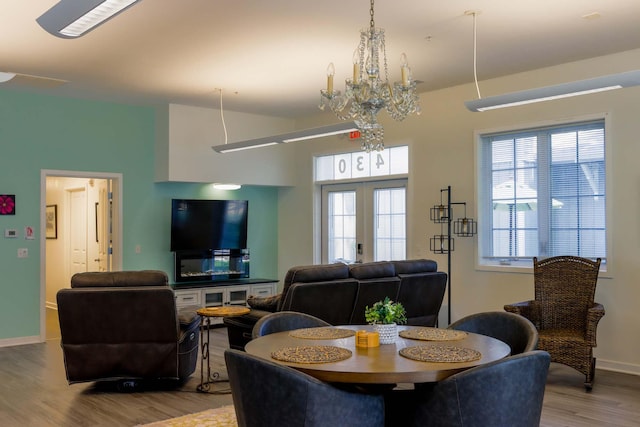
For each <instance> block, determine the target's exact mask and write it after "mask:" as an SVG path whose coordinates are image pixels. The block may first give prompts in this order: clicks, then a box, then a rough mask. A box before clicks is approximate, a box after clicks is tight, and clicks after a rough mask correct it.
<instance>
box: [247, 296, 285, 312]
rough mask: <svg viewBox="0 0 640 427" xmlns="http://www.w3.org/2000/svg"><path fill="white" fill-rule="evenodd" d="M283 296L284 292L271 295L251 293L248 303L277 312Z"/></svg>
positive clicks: (260, 308)
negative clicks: (262, 295) (260, 295)
mask: <svg viewBox="0 0 640 427" xmlns="http://www.w3.org/2000/svg"><path fill="white" fill-rule="evenodd" d="M281 298H282V294H278V295H272V296H269V297H257V296H255V295H249V297H248V298H247V304H248V305H249V307H251V308H253V309H256V310H262V311H268V312H270V313H275V312H276V311H277V309H278V304H279V303H280V299H281Z"/></svg>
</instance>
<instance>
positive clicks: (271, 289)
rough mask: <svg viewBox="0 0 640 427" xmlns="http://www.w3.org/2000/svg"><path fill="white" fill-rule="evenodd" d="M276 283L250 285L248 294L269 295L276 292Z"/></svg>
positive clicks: (256, 295)
mask: <svg viewBox="0 0 640 427" xmlns="http://www.w3.org/2000/svg"><path fill="white" fill-rule="evenodd" d="M277 286H278V284H277V283H261V284H259V285H251V291H250V292H249V295H253V296H255V297H270V296H272V295H275V294H276V291H277Z"/></svg>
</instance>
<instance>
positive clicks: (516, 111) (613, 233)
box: [279, 50, 640, 374]
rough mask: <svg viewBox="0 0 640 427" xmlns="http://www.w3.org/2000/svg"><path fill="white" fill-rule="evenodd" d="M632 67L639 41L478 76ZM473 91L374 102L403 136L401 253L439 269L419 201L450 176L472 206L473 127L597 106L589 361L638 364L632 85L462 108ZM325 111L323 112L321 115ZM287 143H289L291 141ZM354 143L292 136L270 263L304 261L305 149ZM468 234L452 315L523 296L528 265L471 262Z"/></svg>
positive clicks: (518, 80)
mask: <svg viewBox="0 0 640 427" xmlns="http://www.w3.org/2000/svg"><path fill="white" fill-rule="evenodd" d="M634 69H640V51H637V50H636V51H631V52H624V53H620V54H616V55H610V56H607V57H602V58H595V59H591V60H587V61H580V62H574V63H570V64H565V65H562V66H557V67H550V68H545V69H541V70H538V71H535V72H529V73H522V74H517V75H512V76H507V77H503V78H500V79H494V80H491V81H486V82H482V81H481V82H480V88H481V91H482V93H483V95H484V96H490V95H497V94H500V93H505V92H510V91H515V90H523V89H529V88H532V87H536V86H545V85H552V84H558V83H563V82H567V81H573V80H579V79H584V78H590V77H596V76H601V75H606V74H612V73H616V72H622V71H629V70H634ZM475 97H476V92H475V86H474V85H472V84H467V85H463V86H457V87H452V88H448V89H444V90H439V91H434V92H428V93H424V94H422V96H421V102H422V111H423V112H422V115H421V116H419V117H410V118H408V119H406V120H405V121H403V122H393V121H391V120H390V119H388V116H387V115H386V113H384V112H382V113H381V114H380V116H381V117H382V122H383V124H384V125H385V140H386V144H387V145H401V144H408V145H409V146H410V156H411V160H410V161H411V164H410V178H409V220H408V228H409V236H410V241H409V251H408V256H409V257H412V258H415V257H427V258H432V259H435V260H436V261H438V263H439V265H440V267H441V269H446V256H437V255H434V254H432V253H430V252H429V240H428V239H429V236H431V235H434V234H438V233H439V226H438V225H436V224H433V223H431V222H430V221H429V208H430V207H432V206H433V205H435V204H437V203H438V202H439V200H440V199H439V197H440V189H442V188H446V186H448V185H451V186H452V194H453V199H454V201H466V202H467V203H468V213H469V215H470V216H476V217H477V214H476V213H475V211H476V210H475V169H474V167H475V164H474V140H473V135H474V131H478V130H486V129H496V128H505V127H507V128H508V127H512V128H518V127H520V126H528V125H535V124H539V123H547V122H549V121H554V120H559V121H564V120H571V119H572V118H575V117H581V116H586V115H593V114H599V113H607V114H608V115H609V119H610V120H609V122H608V123H609V124H610V126H611V127H610V129H609V134H608V136H609V138H610V139H609V140H607V144H609V145H610V147H611V151H610V154H611V155H612V159H609V161H610V162H609V164H610V165H613V167H611V168H610V169H609V170H608V179H609V182H608V188H609V190H610V192H609V194H608V198H609V201H608V203H609V205H610V206H612V207H613V209H611V210H610V212H609V213H610V218H608V224H609V238H610V239H611V241H612V246H611V250H610V253H609V254H608V255H609V258H608V264H609V265H608V267H609V270H610V271H609V272H608V273H607V274H606V277H604V276H602V277H601V279H600V281H599V284H598V289H597V292H596V300H597V301H598V302H600V303H602V304H604V306H605V310H606V315H605V317H604V318H603V319H602V320H601V322H600V324H599V328H598V343H599V346H598V347H597V348H596V349H595V353H596V357H598V367H600V368H608V369H615V370H623V371H628V372H634V373H637V374H640V340H639V339H638V333H637V330H636V329H637V326H638V325H640V310H638V307H637V302H638V301H640V286H637V278H638V277H640V262H638V258H637V256H638V253H639V252H640V251H639V246H640V243H639V242H640V221H638V215H639V213H640V190H638V188H639V185H640V167H639V161H638V159H640V143H639V142H638V140H639V139H640V120H638V118H637V114H638V111H640V87H634V88H626V89H622V90H618V91H613V92H607V93H601V94H594V95H587V96H583V97H577V98H572V99H564V100H557V101H551V102H545V103H539V104H532V105H529V106H521V107H514V108H510V109H503V110H496V111H491V112H484V113H471V112H469V111H468V110H466V108H465V107H464V104H463V102H464V101H467V100H470V99H474V98H475ZM329 114H330V113H323V114H321V115H318V116H317V117H312V118H309V119H307V120H301V121H299V122H297V127H298V128H304V127H312V126H317V125H318V124H319V123H320V122H326V121H327V120H328V115H329ZM329 120H331V119H330V118H329ZM291 145H293V144H291ZM354 149H357V146H354V145H348V143H347V142H346V141H344V140H342V139H339V138H333V139H322V140H316V141H308V142H301V143H297V144H295V160H294V164H295V166H296V171H295V174H296V175H295V180H296V182H297V185H296V186H295V187H292V188H283V189H281V190H280V201H279V211H280V214H279V215H280V221H279V222H280V238H279V254H280V259H279V271H280V275H281V276H282V275H284V273H285V272H286V270H287V269H288V268H289V267H290V266H292V265H298V264H310V263H313V262H314V260H315V259H316V258H314V255H315V254H314V248H313V232H314V231H313V230H314V229H313V225H314V217H313V204H314V185H313V183H312V170H313V169H312V157H313V156H314V155H317V154H323V153H330V152H340V151H352V150H354ZM476 242H477V240H476V239H475V238H474V239H464V238H457V239H456V246H455V249H456V250H455V252H454V253H453V267H452V272H451V273H452V317H453V320H456V319H458V318H460V317H462V316H465V315H467V314H470V313H474V312H479V311H487V310H502V307H503V306H504V304H507V303H512V302H517V301H522V300H526V299H530V298H532V297H533V278H532V275H531V272H530V271H527V272H524V273H522V272H521V273H517V272H495V271H481V270H478V269H477V268H476V263H475V244H476Z"/></svg>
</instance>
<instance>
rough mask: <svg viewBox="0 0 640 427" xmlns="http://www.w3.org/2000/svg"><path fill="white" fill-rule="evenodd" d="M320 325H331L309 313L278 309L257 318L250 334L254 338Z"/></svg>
mask: <svg viewBox="0 0 640 427" xmlns="http://www.w3.org/2000/svg"><path fill="white" fill-rule="evenodd" d="M320 326H331V325H330V324H329V323H327V322H325V321H324V320H322V319H319V318H317V317H315V316H312V315H310V314H306V313H298V312H296V311H279V312H276V313H271V314H267V315H266V316H264V317H262V318H261V319H260V320H258V322H256V324H255V326H254V327H253V331H252V332H251V335H252V337H253V338H254V339H255V338H258V337H261V336H263V335H268V334H273V333H276V332H282V331H292V330H294V329H301V328H316V327H320Z"/></svg>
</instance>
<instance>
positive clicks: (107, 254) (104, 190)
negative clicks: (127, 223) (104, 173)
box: [95, 179, 111, 271]
mask: <svg viewBox="0 0 640 427" xmlns="http://www.w3.org/2000/svg"><path fill="white" fill-rule="evenodd" d="M110 181H111V180H107V179H101V180H99V182H98V202H97V204H96V205H95V211H96V212H95V215H96V243H97V244H98V258H96V262H97V263H98V271H111V233H110V229H111V227H110V225H109V223H110V221H109V219H110V217H111V215H110V212H111V207H110V206H111V198H110V197H109V194H110V187H111V182H110Z"/></svg>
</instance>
